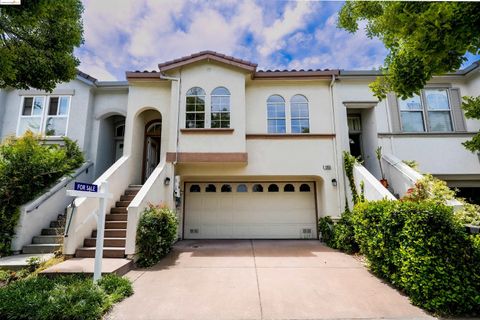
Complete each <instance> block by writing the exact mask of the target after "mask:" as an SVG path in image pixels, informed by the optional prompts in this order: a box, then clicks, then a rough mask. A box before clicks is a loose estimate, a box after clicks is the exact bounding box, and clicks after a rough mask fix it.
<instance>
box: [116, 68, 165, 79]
mask: <svg viewBox="0 0 480 320" xmlns="http://www.w3.org/2000/svg"><path fill="white" fill-rule="evenodd" d="M125 75H126V77H127V79H159V80H162V79H160V72H158V71H155V70H152V71H148V70H144V71H139V70H136V71H127V72H125Z"/></svg>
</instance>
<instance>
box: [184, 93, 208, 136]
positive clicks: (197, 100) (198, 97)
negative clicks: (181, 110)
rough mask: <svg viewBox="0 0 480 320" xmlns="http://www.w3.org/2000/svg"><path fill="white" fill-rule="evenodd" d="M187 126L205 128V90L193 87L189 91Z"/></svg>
mask: <svg viewBox="0 0 480 320" xmlns="http://www.w3.org/2000/svg"><path fill="white" fill-rule="evenodd" d="M185 127H187V128H205V91H204V90H203V89H202V88H199V87H193V88H191V89H190V90H188V91H187V109H186V124H185Z"/></svg>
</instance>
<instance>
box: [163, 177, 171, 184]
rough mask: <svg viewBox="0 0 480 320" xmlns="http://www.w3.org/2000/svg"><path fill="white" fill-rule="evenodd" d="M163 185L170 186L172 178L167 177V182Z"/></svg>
mask: <svg viewBox="0 0 480 320" xmlns="http://www.w3.org/2000/svg"><path fill="white" fill-rule="evenodd" d="M163 183H164V184H165V185H166V186H168V185H169V184H170V178H169V177H166V178H165V180H164V181H163Z"/></svg>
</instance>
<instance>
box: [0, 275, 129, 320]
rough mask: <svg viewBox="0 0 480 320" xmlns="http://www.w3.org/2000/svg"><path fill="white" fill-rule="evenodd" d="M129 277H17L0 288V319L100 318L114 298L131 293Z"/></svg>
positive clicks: (118, 298)
mask: <svg viewBox="0 0 480 320" xmlns="http://www.w3.org/2000/svg"><path fill="white" fill-rule="evenodd" d="M131 288H132V286H131V283H130V281H129V280H127V279H125V278H121V277H119V276H116V275H108V276H106V277H104V278H102V280H101V281H100V282H99V283H98V285H96V284H94V283H93V281H92V279H91V278H85V277H81V276H63V277H56V278H54V279H49V278H46V277H43V276H34V277H29V278H27V279H24V280H18V281H16V282H14V283H12V284H10V285H8V286H6V287H3V288H0V318H1V319H15V320H17V319H18V320H20V319H29V320H30V319H33V320H37V319H38V320H43V319H45V320H46V319H79V320H80V319H85V320H88V319H100V318H101V317H102V315H103V314H104V313H105V312H106V311H107V310H108V309H109V308H110V307H111V306H112V304H113V303H114V302H117V301H120V300H122V299H123V298H125V297H127V296H128V295H131V294H132V289H131Z"/></svg>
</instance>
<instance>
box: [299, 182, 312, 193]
mask: <svg viewBox="0 0 480 320" xmlns="http://www.w3.org/2000/svg"><path fill="white" fill-rule="evenodd" d="M300 192H310V186H309V185H308V184H306V183H303V184H302V185H301V186H300Z"/></svg>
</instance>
